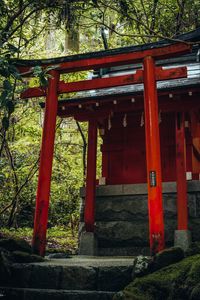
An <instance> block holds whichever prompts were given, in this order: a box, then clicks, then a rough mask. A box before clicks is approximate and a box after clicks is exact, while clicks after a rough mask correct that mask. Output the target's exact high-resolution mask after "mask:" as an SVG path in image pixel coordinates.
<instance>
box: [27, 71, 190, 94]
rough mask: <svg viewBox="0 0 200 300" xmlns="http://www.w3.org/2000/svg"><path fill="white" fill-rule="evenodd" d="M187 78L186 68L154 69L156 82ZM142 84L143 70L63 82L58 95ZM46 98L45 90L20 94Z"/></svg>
mask: <svg viewBox="0 0 200 300" xmlns="http://www.w3.org/2000/svg"><path fill="white" fill-rule="evenodd" d="M185 77H187V68H186V67H179V68H171V69H163V68H162V67H157V68H156V80H157V81H160V80H170V79H177V78H185ZM142 82H143V70H137V71H136V73H135V74H129V75H121V76H114V77H106V78H95V79H91V80H82V81H76V82H68V83H65V82H64V81H60V82H59V87H58V93H59V94H64V93H72V92H79V91H89V90H97V89H102V88H111V87H117V86H125V85H132V84H138V83H142ZM43 96H46V89H45V88H41V87H39V88H29V89H27V90H25V91H24V92H23V93H22V94H21V98H22V99H27V98H33V97H43Z"/></svg>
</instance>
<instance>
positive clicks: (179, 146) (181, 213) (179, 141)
mask: <svg viewBox="0 0 200 300" xmlns="http://www.w3.org/2000/svg"><path fill="white" fill-rule="evenodd" d="M176 177H177V215H178V230H188V209H187V180H186V145H185V118H184V113H177V115H176Z"/></svg>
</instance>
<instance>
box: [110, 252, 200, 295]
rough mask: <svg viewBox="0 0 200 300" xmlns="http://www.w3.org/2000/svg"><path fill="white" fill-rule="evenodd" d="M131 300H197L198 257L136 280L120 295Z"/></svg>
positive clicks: (199, 260)
mask: <svg viewBox="0 0 200 300" xmlns="http://www.w3.org/2000/svg"><path fill="white" fill-rule="evenodd" d="M113 299H114V300H118V299H124V300H125V299H126V300H128V299H131V300H147V299H149V300H150V299H152V300H153V299H162V300H168V299H170V300H183V299H185V300H186V299H187V300H199V299H200V255H199V254H198V255H195V256H190V257H187V258H185V259H183V260H181V261H180V262H178V263H174V264H171V265H170V266H167V267H165V268H162V269H160V270H157V271H156V272H153V273H151V274H148V275H145V276H143V277H139V278H136V279H135V280H134V281H133V282H132V283H130V284H129V285H128V286H127V287H126V288H125V289H124V290H123V291H122V293H121V298H117V296H116V297H114V298H113Z"/></svg>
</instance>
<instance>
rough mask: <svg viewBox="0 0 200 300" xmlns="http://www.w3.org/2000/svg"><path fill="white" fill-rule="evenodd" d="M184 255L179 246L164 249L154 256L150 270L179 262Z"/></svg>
mask: <svg viewBox="0 0 200 300" xmlns="http://www.w3.org/2000/svg"><path fill="white" fill-rule="evenodd" d="M184 256H185V255H184V251H183V250H182V249H181V248H180V247H172V248H168V249H165V250H163V251H160V252H159V253H157V254H156V255H155V256H154V258H153V263H152V265H151V269H152V271H156V270H159V269H161V268H164V267H167V266H169V265H171V264H174V263H176V262H179V261H180V260H182V259H183V258H184Z"/></svg>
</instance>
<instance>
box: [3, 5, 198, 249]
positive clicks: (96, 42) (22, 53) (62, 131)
mask: <svg viewBox="0 0 200 300" xmlns="http://www.w3.org/2000/svg"><path fill="white" fill-rule="evenodd" d="M0 18H1V22H0V227H1V230H0V232H1V234H5V233H6V234H9V235H15V236H16V235H17V236H25V237H27V238H30V237H31V233H32V227H33V216H34V207H35V195H36V188H37V176H38V162H39V155H40V142H41V134H42V122H43V111H42V109H41V107H40V105H39V103H40V102H42V101H44V99H30V100H28V101H25V100H21V99H20V92H21V91H23V90H24V89H25V88H26V87H27V86H31V87H32V86H37V85H38V84H39V83H42V84H43V85H45V84H46V82H47V76H46V72H45V70H42V69H41V68H40V67H39V66H36V67H35V69H34V73H35V78H34V79H32V80H31V81H29V82H27V81H26V80H24V79H23V80H22V78H21V77H20V75H19V74H18V72H17V70H16V69H15V67H14V65H13V64H12V60H11V59H12V58H23V59H36V58H50V57H59V56H67V55H71V54H76V53H84V52H89V51H98V50H102V49H105V48H109V49H111V48H117V47H123V46H128V45H138V44H143V43H148V42H154V41H157V40H159V39H162V38H164V39H173V38H174V37H175V36H177V35H179V34H181V33H185V32H188V31H190V30H194V29H196V28H198V27H199V26H200V1H199V0H107V1H106V0H104V1H103V0H85V1H83V0H43V1H39V0H0ZM102 33H104V34H102ZM88 76H89V74H88V73H87V72H81V73H75V74H71V75H70V76H68V77H67V80H68V81H71V80H74V79H75V80H81V79H84V78H86V77H88ZM64 97H65V98H67V95H64ZM86 151H87V124H82V123H78V122H75V121H74V120H72V119H58V121H57V129H56V141H55V151H54V152H55V153H54V162H53V175H52V184H51V202H50V211H49V223H48V227H49V229H50V230H49V237H52V245H53V246H52V247H54V246H55V244H56V242H57V240H56V238H55V239H54V237H57V238H58V239H59V238H60V241H61V237H63V234H64V233H65V237H66V232H67V234H68V237H70V239H69V240H67V241H66V238H65V240H63V241H62V243H63V246H65V245H66V243H67V244H68V247H69V248H70V247H71V248H72V249H75V248H76V238H77V228H78V221H79V205H80V199H79V189H80V187H81V186H82V185H83V184H84V180H85V171H86V170H85V168H86V167H85V166H86V162H85V160H86ZM98 157H99V160H98V164H99V165H100V164H101V159H100V157H101V155H100V151H99V150H98ZM99 169H100V168H99ZM98 172H99V170H98ZM62 243H61V244H62ZM69 244H70V245H69Z"/></svg>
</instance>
